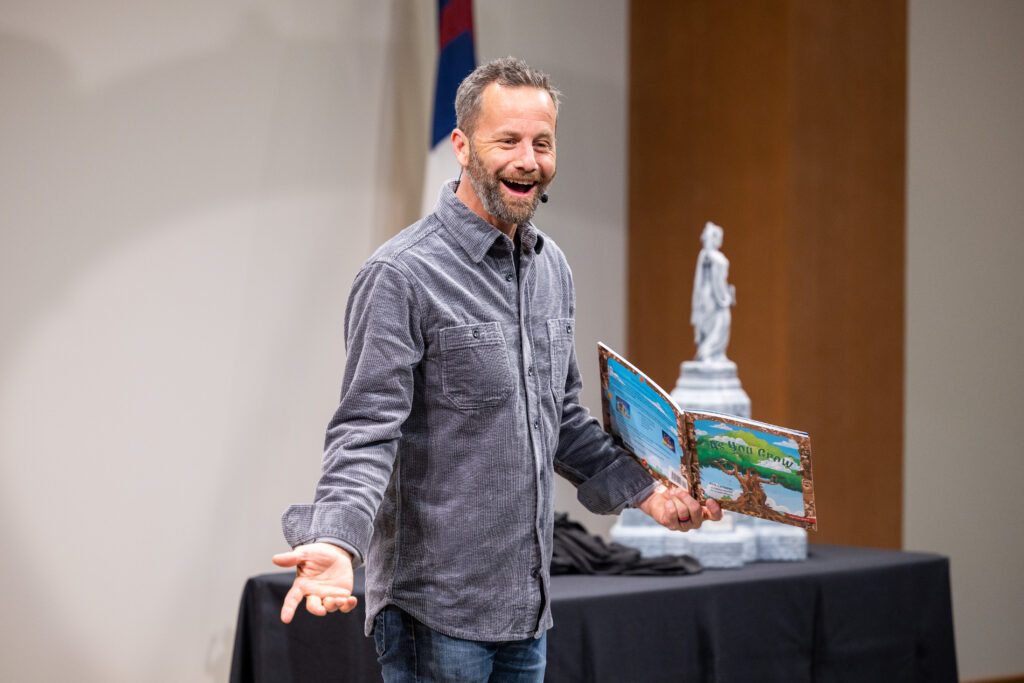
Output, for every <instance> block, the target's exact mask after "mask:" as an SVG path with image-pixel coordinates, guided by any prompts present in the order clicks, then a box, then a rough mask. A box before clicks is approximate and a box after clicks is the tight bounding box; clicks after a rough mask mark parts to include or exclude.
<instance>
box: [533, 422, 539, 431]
mask: <svg viewBox="0 0 1024 683" xmlns="http://www.w3.org/2000/svg"><path fill="white" fill-rule="evenodd" d="M533 428H534V429H540V420H534V421H533Z"/></svg>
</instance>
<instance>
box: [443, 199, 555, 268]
mask: <svg viewBox="0 0 1024 683" xmlns="http://www.w3.org/2000/svg"><path fill="white" fill-rule="evenodd" d="M458 187H459V181H458V180H449V181H448V182H446V183H445V184H444V185H443V186H442V187H441V196H440V197H438V198H437V205H436V206H435V207H434V213H435V214H436V215H437V217H438V218H439V219H440V220H441V224H442V225H444V227H445V228H446V229H447V230H448V232H449V233H450V234H451V236H452V238H453V239H454V240H455V241H456V242H457V243H458V244H459V246H461V247H462V249H463V250H464V251H465V252H466V254H467V255H468V256H469V258H470V259H471V260H472V261H473V263H480V261H482V260H483V258H484V256H485V255H486V254H487V250H488V249H490V248H491V246H492V245H493V244H494V243H495V242H496V241H498V240H500V239H502V238H504V239H508V237H506V235H505V233H503V232H502V231H501V230H498V229H497V228H496V227H494V226H493V225H491V224H490V223H488V222H487V221H485V220H484V219H483V218H481V217H480V216H478V215H476V214H475V213H473V211H472V210H471V209H470V208H469V207H468V206H466V205H465V204H463V203H462V200H461V199H459V198H458V197H456V196H455V190H456V189H457V188H458ZM517 232H518V233H519V244H520V246H521V247H522V250H523V253H529V252H531V251H536V252H537V253H538V254H539V253H540V252H541V250H542V249H543V248H544V235H542V234H541V233H540V231H539V230H537V228H536V227H534V225H533V222H532V221H527V222H526V223H524V224H522V225H520V226H519V227H518V228H517Z"/></svg>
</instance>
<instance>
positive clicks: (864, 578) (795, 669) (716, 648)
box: [231, 545, 957, 683]
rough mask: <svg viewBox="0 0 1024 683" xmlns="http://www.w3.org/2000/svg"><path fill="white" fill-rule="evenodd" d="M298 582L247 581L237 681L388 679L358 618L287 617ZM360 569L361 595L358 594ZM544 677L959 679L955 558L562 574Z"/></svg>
mask: <svg viewBox="0 0 1024 683" xmlns="http://www.w3.org/2000/svg"><path fill="white" fill-rule="evenodd" d="M292 576H293V574H292V573H290V572H288V573H275V574H264V575H261V576H256V577H253V578H251V579H249V581H248V583H247V584H246V586H245V590H244V593H243V595H242V603H241V608H240V610H239V615H238V629H237V632H236V635H235V652H234V660H233V662H232V667H231V681H232V682H233V683H243V682H248V681H253V682H257V683H271V682H273V683H292V682H294V683H316V682H318V681H357V682H359V683H363V682H365V681H379V680H380V673H379V669H378V667H377V663H376V655H375V653H374V651H373V641H372V640H371V639H368V638H365V637H363V634H362V629H363V614H364V613H363V611H362V606H363V603H362V600H360V603H359V604H360V606H359V607H358V608H357V609H356V611H355V612H353V613H350V614H331V615H328V616H326V617H323V618H318V617H313V616H311V615H309V614H308V613H306V612H305V610H304V609H302V608H300V610H299V612H298V613H297V614H296V617H295V620H294V621H293V622H292V623H291V624H290V625H285V624H282V623H281V621H280V619H279V617H278V615H279V613H280V609H281V602H282V600H283V599H284V595H285V593H286V592H287V590H288V587H289V586H290V585H291V580H292ZM362 581H363V576H362V572H357V577H356V593H357V595H359V597H360V598H362V590H363V583H362ZM552 611H553V614H554V619H555V627H554V628H553V629H552V630H551V631H550V632H549V634H548V669H547V677H546V680H548V681H579V682H581V683H582V682H588V683H591V682H592V683H600V682H602V681H608V682H609V683H628V682H629V681H645V682H656V681H687V682H689V681H757V682H758V683H761V682H765V681H784V682H785V683H799V682H800V681H885V682H886V683H891V682H898V681H922V682H923V681H927V682H929V683H931V682H941V681H956V680H957V671H956V652H955V648H954V641H953V616H952V605H951V601H950V592H949V562H948V560H947V559H946V558H944V557H940V556H937V555H929V554H921V553H905V552H896V551H885V550H872V549H864V548H848V547H842V546H825V545H812V546H811V547H810V557H809V558H808V560H807V561H806V562H798V563H757V564H752V565H749V566H747V567H744V568H742V569H734V570H714V571H712V570H708V571H705V572H703V573H701V574H696V575H690V576H679V577H617V576H556V577H554V579H553V581H552Z"/></svg>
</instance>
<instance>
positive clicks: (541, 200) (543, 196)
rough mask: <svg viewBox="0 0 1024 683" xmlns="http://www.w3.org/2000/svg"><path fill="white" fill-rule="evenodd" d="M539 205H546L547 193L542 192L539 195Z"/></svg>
mask: <svg viewBox="0 0 1024 683" xmlns="http://www.w3.org/2000/svg"><path fill="white" fill-rule="evenodd" d="M540 203H541V204H547V203H548V193H547V192H542V193H541V195H540Z"/></svg>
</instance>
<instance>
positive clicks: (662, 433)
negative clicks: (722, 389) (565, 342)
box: [607, 358, 686, 487]
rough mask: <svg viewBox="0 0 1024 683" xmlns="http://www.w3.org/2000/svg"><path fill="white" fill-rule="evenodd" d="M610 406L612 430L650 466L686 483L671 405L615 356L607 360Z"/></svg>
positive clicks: (683, 483)
mask: <svg viewBox="0 0 1024 683" xmlns="http://www.w3.org/2000/svg"><path fill="white" fill-rule="evenodd" d="M607 398H608V405H609V406H610V407H611V410H610V411H609V412H610V413H611V420H612V431H613V432H614V433H615V434H618V435H619V437H620V438H621V439H622V440H623V442H625V444H626V445H627V446H629V448H630V449H631V450H632V451H633V453H634V454H636V456H637V457H639V458H640V459H641V460H642V461H643V462H644V463H645V464H646V465H647V466H648V467H650V468H651V469H653V470H655V471H656V472H658V473H659V474H661V475H662V476H663V477H665V478H667V479H668V480H670V481H673V482H675V483H676V484H678V485H680V486H684V487H685V486H686V483H685V481H684V480H683V478H682V475H681V474H680V471H679V468H680V464H681V462H682V460H681V452H680V447H679V444H678V443H677V442H678V437H677V434H678V431H677V427H676V416H675V412H674V411H673V410H672V406H671V404H669V403H667V401H666V399H665V397H664V396H662V395H661V394H660V393H658V392H657V391H655V390H654V389H653V388H652V387H651V386H650V385H648V384H647V383H646V382H644V381H643V380H642V379H641V378H640V377H639V376H638V375H635V374H633V373H632V372H630V371H629V369H627V368H625V367H624V366H623V365H622V364H620V363H619V362H618V361H616V360H615V359H614V358H609V359H608V396H607Z"/></svg>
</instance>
